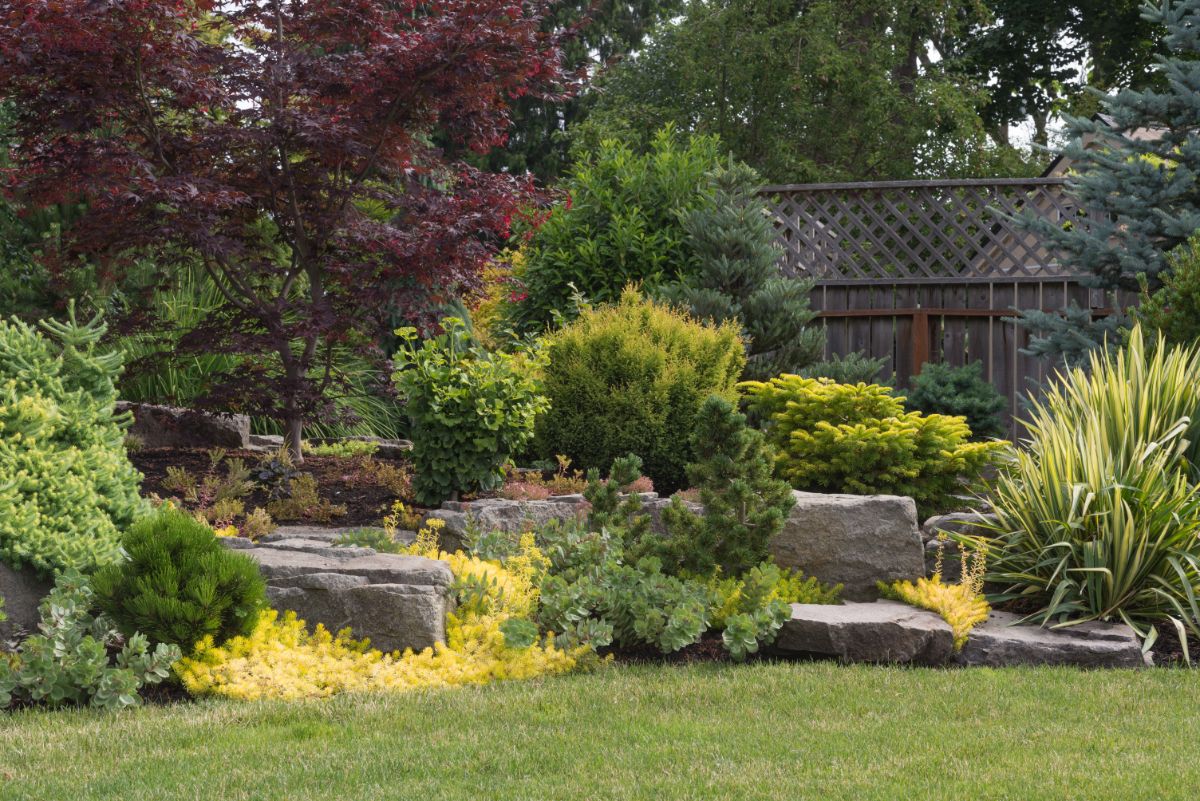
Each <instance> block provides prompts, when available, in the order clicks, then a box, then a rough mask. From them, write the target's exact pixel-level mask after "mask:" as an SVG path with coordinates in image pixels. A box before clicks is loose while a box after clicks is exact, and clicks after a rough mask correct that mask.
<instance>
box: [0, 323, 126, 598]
mask: <svg viewBox="0 0 1200 801" xmlns="http://www.w3.org/2000/svg"><path fill="white" fill-rule="evenodd" d="M105 330H106V329H105V326H104V325H103V324H102V323H101V322H100V321H99V319H95V320H92V321H91V322H86V323H82V322H79V321H77V320H76V318H75V313H74V308H73V307H72V308H71V310H70V311H69V313H68V319H67V321H66V322H64V323H55V322H43V323H42V331H43V332H44V333H39V332H38V331H37V330H35V329H34V328H32V327H30V326H28V325H26V324H24V323H21V322H19V321H17V320H15V319H14V320H12V321H11V322H5V321H2V320H0V561H3V562H5V563H7V564H9V565H11V566H13V567H22V566H29V567H31V568H33V569H34V570H36V571H37V572H39V573H41V574H43V575H51V574H55V573H58V572H61V571H62V570H65V569H68V568H77V569H79V570H81V571H85V572H86V571H90V570H92V569H94V568H95V567H96V566H97V565H100V564H104V563H106V562H111V561H113V560H115V559H117V558H118V556H119V553H120V531H121V530H122V529H123V528H125V527H126V526H127V525H129V523H131V522H132V521H133V519H134V517H135V516H136V515H137V514H139V513H140V512H141V510H142V501H141V500H140V498H139V497H138V484H139V481H140V476H139V475H138V473H137V471H136V470H134V468H133V466H132V465H131V464H130V463H129V459H128V457H127V456H126V452H125V445H124V439H125V432H124V429H125V427H126V423H125V421H124V420H123V419H121V418H120V417H118V416H117V415H115V414H114V405H115V403H116V398H117V393H116V389H115V388H114V381H115V380H116V378H117V376H118V375H119V374H120V372H121V356H120V354H118V353H104V352H103V351H101V350H99V348H98V343H99V341H100V339H101V337H102V336H103V335H104V333H105Z"/></svg>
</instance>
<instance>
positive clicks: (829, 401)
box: [740, 375, 1007, 514]
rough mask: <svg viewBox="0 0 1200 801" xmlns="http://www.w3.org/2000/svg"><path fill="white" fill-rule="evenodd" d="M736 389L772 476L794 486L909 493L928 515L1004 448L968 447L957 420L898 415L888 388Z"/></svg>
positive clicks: (766, 385)
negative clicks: (757, 427) (768, 452)
mask: <svg viewBox="0 0 1200 801" xmlns="http://www.w3.org/2000/svg"><path fill="white" fill-rule="evenodd" d="M740 386H741V387H742V388H743V389H745V390H746V392H747V394H748V396H749V405H750V409H751V411H752V412H754V413H755V414H756V415H758V417H759V419H761V420H763V421H764V422H763V424H764V426H765V431H766V435H767V440H768V441H769V442H770V443H771V444H772V445H774V446H775V449H776V451H777V456H776V463H775V464H776V471H777V472H778V474H779V476H780V477H781V478H784V479H786V480H787V481H789V482H790V483H791V485H792V486H793V487H795V488H796V489H801V490H809V491H813V492H849V493H859V494H879V493H883V494H890V495H908V496H911V497H912V498H913V499H914V500H915V501H916V503H917V507H918V508H919V509H920V511H921V513H922V514H932V513H935V512H938V511H942V510H945V509H947V508H951V507H953V506H954V505H955V499H954V498H955V495H956V494H957V493H961V492H963V491H964V489H965V487H966V484H967V482H968V481H969V480H970V479H974V478H976V477H977V476H978V475H979V472H980V471H981V470H982V469H983V468H984V467H985V466H987V465H989V464H991V463H992V462H994V461H996V460H997V459H998V457H999V455H1000V454H1001V453H1002V452H1003V451H1004V450H1005V449H1006V448H1007V443H1003V442H969V441H968V440H969V439H970V437H971V430H970V429H969V428H968V427H967V424H966V422H964V421H963V419H962V418H961V417H946V416H943V415H940V414H931V415H923V414H921V413H920V412H905V411H904V406H903V400H904V399H903V398H900V397H895V396H893V395H892V390H891V389H890V388H888V387H881V386H878V385H867V384H856V385H849V384H835V383H834V382H832V381H830V380H828V379H820V378H801V377H800V376H796V375H782V376H779V377H778V378H773V379H771V380H770V381H766V382H759V381H747V382H744V383H742V384H741V385H740Z"/></svg>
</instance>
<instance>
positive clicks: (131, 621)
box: [92, 506, 266, 653]
mask: <svg viewBox="0 0 1200 801" xmlns="http://www.w3.org/2000/svg"><path fill="white" fill-rule="evenodd" d="M122 544H123V546H124V548H125V551H126V553H127V554H128V558H127V559H126V560H125V561H124V562H121V563H119V564H114V565H108V566H106V567H103V568H101V569H100V570H99V571H98V572H97V573H96V575H95V576H94V577H93V578H92V587H93V589H94V591H95V593H96V603H97V605H98V606H99V607H100V609H102V610H104V612H106V613H107V614H108V615H109V616H110V617H112V619H113V620H114V621H116V623H117V626H118V627H119V628H120V629H121V631H123V632H126V633H132V632H134V631H140V632H142V633H143V634H145V635H146V636H148V637H149V638H150V639H151V641H152V642H158V643H170V644H174V645H178V646H180V647H181V648H182V649H183V651H184V652H185V653H186V652H190V651H191V649H192V648H193V646H195V644H196V643H197V642H199V641H200V640H203V639H205V638H207V637H211V638H212V639H213V641H215V642H224V641H225V640H227V639H229V638H230V637H234V636H237V635H248V634H250V632H251V631H253V629H254V624H255V623H256V622H257V621H258V617H259V614H260V613H261V612H262V610H263V609H264V608H265V607H266V584H265V582H264V581H263V579H262V576H261V575H259V572H258V565H257V564H255V562H254V560H253V559H250V558H249V557H248V556H245V555H243V554H239V553H237V552H235V551H230V550H227V549H226V548H225V547H223V546H222V545H221V544H220V542H218V541H217V538H216V536H214V534H213V532H212V530H211V529H210V528H209V527H208V526H206V525H204V524H203V523H201V522H199V521H197V520H195V519H194V518H192V517H190V516H189V515H187V514H186V513H184V512H182V511H180V510H178V509H174V508H171V507H167V506H164V507H162V508H160V509H159V510H157V511H156V512H155V513H154V514H152V515H149V516H147V517H145V518H143V519H141V520H139V521H138V522H137V523H135V524H134V525H133V527H132V528H130V529H129V532H128V533H127V534H126V535H125V538H124V540H123V542H122Z"/></svg>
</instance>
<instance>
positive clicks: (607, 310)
mask: <svg viewBox="0 0 1200 801" xmlns="http://www.w3.org/2000/svg"><path fill="white" fill-rule="evenodd" d="M548 355H549V362H548V364H547V366H546V369H545V392H546V396H547V397H548V398H549V401H550V411H549V412H548V413H547V414H545V415H542V417H541V418H540V419H539V420H538V425H537V439H536V441H535V445H536V449H537V451H538V452H539V453H540V454H544V455H547V456H552V455H556V454H563V455H565V456H567V457H569V458H570V459H571V463H572V464H573V465H576V466H577V467H580V468H583V469H591V468H596V469H604V468H607V467H608V466H609V465H610V464H611V463H612V461H613V460H614V459H615V458H617V457H618V456H623V455H625V454H628V453H634V454H637V455H638V456H640V457H641V459H642V463H643V470H644V472H645V474H646V475H647V476H649V477H650V479H651V480H652V481H653V482H654V486H655V488H656V489H657V490H658V491H659V492H661V493H670V492H674V491H675V490H677V489H680V488H681V487H683V486H684V484H685V482H686V476H685V471H684V468H685V465H686V464H687V463H688V462H690V461H693V449H692V444H691V439H692V430H693V427H694V425H695V419H696V414H697V413H698V412H699V410H700V406H701V404H703V403H704V401H705V399H706V398H708V397H709V396H710V395H719V396H721V397H723V398H725V399H726V400H728V401H730V402H733V401H736V400H737V388H736V385H737V380H738V376H740V375H741V372H742V367H743V366H744V364H745V353H744V352H743V348H742V341H741V338H740V336H739V334H738V330H737V327H736V326H735V325H732V324H729V323H725V324H721V325H716V326H710V325H705V324H703V323H700V322H697V321H696V320H693V319H691V318H690V317H688V316H687V315H685V314H683V313H681V312H679V311H677V310H675V309H673V308H671V307H670V306H667V305H665V304H662V303H658V302H656V301H652V300H645V299H643V298H642V297H641V296H640V295H639V294H638V292H637V291H636V290H634V289H631V288H630V289H626V291H625V292H624V293H623V294H622V296H621V299H620V301H619V302H618V303H616V304H614V305H612V306H603V307H598V308H593V309H589V310H586V311H585V312H584V313H583V314H582V315H580V317H579V319H577V320H576V321H574V322H573V323H571V324H570V325H567V326H566V327H564V328H563V329H562V330H560V331H558V332H556V333H555V334H553V335H552V336H550V337H549V343H548Z"/></svg>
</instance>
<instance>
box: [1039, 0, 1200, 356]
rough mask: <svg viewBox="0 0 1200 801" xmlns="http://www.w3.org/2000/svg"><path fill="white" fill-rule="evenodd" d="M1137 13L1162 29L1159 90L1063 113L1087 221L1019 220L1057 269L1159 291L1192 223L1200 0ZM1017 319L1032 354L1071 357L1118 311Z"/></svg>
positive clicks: (1196, 198)
mask: <svg viewBox="0 0 1200 801" xmlns="http://www.w3.org/2000/svg"><path fill="white" fill-rule="evenodd" d="M1144 14H1145V18H1146V20H1147V21H1148V22H1150V23H1151V24H1153V25H1162V26H1163V27H1164V28H1165V30H1166V34H1165V36H1164V38H1163V42H1164V44H1165V46H1166V49H1167V53H1166V54H1165V55H1162V56H1159V57H1157V59H1156V64H1155V69H1156V70H1157V71H1158V72H1159V73H1160V77H1161V79H1162V82H1163V84H1164V88H1163V89H1161V90H1160V89H1148V90H1145V91H1136V90H1132V89H1125V90H1122V91H1120V92H1118V93H1117V94H1116V95H1113V96H1111V97H1103V98H1102V107H1103V111H1104V114H1103V115H1102V116H1100V117H1098V118H1096V119H1089V118H1083V117H1069V118H1068V119H1067V125H1068V130H1069V132H1070V134H1071V137H1072V141H1071V144H1070V145H1068V146H1067V148H1066V149H1065V151H1064V153H1065V155H1066V156H1067V157H1068V158H1070V159H1071V161H1072V177H1071V178H1070V180H1069V181H1068V183H1067V192H1068V193H1069V194H1070V195H1071V196H1072V197H1073V198H1074V199H1075V201H1076V204H1077V206H1078V208H1079V209H1080V214H1081V216H1082V215H1084V214H1088V215H1090V218H1089V220H1088V222H1087V224H1080V223H1081V222H1082V219H1080V220H1068V221H1067V222H1065V223H1062V224H1056V223H1054V222H1052V221H1050V220H1047V219H1044V218H1035V217H1032V216H1031V217H1027V218H1025V224H1026V225H1027V226H1028V227H1029V228H1030V229H1031V230H1033V231H1035V232H1037V233H1038V234H1039V235H1041V236H1042V237H1044V238H1045V240H1046V241H1047V242H1048V243H1049V244H1050V245H1051V246H1053V247H1055V248H1056V249H1057V250H1058V253H1059V259H1060V261H1061V263H1062V264H1063V265H1064V266H1065V267H1068V268H1073V269H1075V270H1078V271H1079V272H1081V273H1083V274H1084V279H1085V281H1086V282H1087V283H1088V284H1089V285H1091V286H1094V287H1098V288H1102V289H1106V290H1116V289H1126V290H1137V289H1139V288H1141V287H1142V286H1145V287H1146V288H1147V289H1148V290H1150V291H1153V290H1155V289H1157V287H1158V285H1159V283H1160V281H1161V278H1160V273H1162V271H1163V270H1164V268H1165V266H1166V261H1165V259H1164V254H1166V253H1167V251H1169V250H1171V249H1172V248H1174V247H1176V246H1177V245H1179V244H1181V243H1182V242H1184V241H1185V240H1186V239H1187V238H1188V237H1189V236H1191V235H1192V233H1193V232H1194V231H1196V230H1197V229H1198V228H1200V184H1198V183H1197V178H1196V176H1197V173H1198V172H1200V60H1197V56H1200V0H1179V2H1171V0H1166V2H1164V3H1163V5H1162V6H1161V7H1155V6H1151V5H1147V6H1146V7H1145V10H1144ZM1147 133H1149V134H1150V135H1147ZM1023 322H1024V324H1025V325H1027V326H1028V327H1029V328H1031V329H1032V330H1033V331H1035V332H1036V334H1037V337H1036V338H1035V339H1034V340H1033V341H1032V342H1031V344H1030V350H1031V351H1032V352H1034V353H1038V354H1045V355H1050V356H1055V357H1059V358H1062V359H1065V360H1067V361H1068V362H1074V363H1077V362H1078V361H1079V360H1080V356H1081V355H1082V354H1084V353H1086V352H1087V351H1088V350H1090V349H1091V348H1092V347H1094V346H1096V345H1097V344H1099V343H1100V342H1102V341H1103V338H1104V336H1105V335H1106V334H1112V333H1115V331H1116V330H1117V328H1118V327H1119V326H1120V325H1121V324H1122V318H1121V317H1120V316H1112V317H1109V318H1107V319H1105V320H1103V321H1094V320H1092V319H1091V315H1090V314H1089V312H1088V311H1087V310H1085V309H1081V308H1079V307H1077V306H1075V307H1073V308H1071V309H1070V310H1068V313H1067V314H1066V316H1064V317H1060V316H1058V315H1057V314H1048V313H1044V312H1041V311H1027V312H1024V314H1023Z"/></svg>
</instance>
